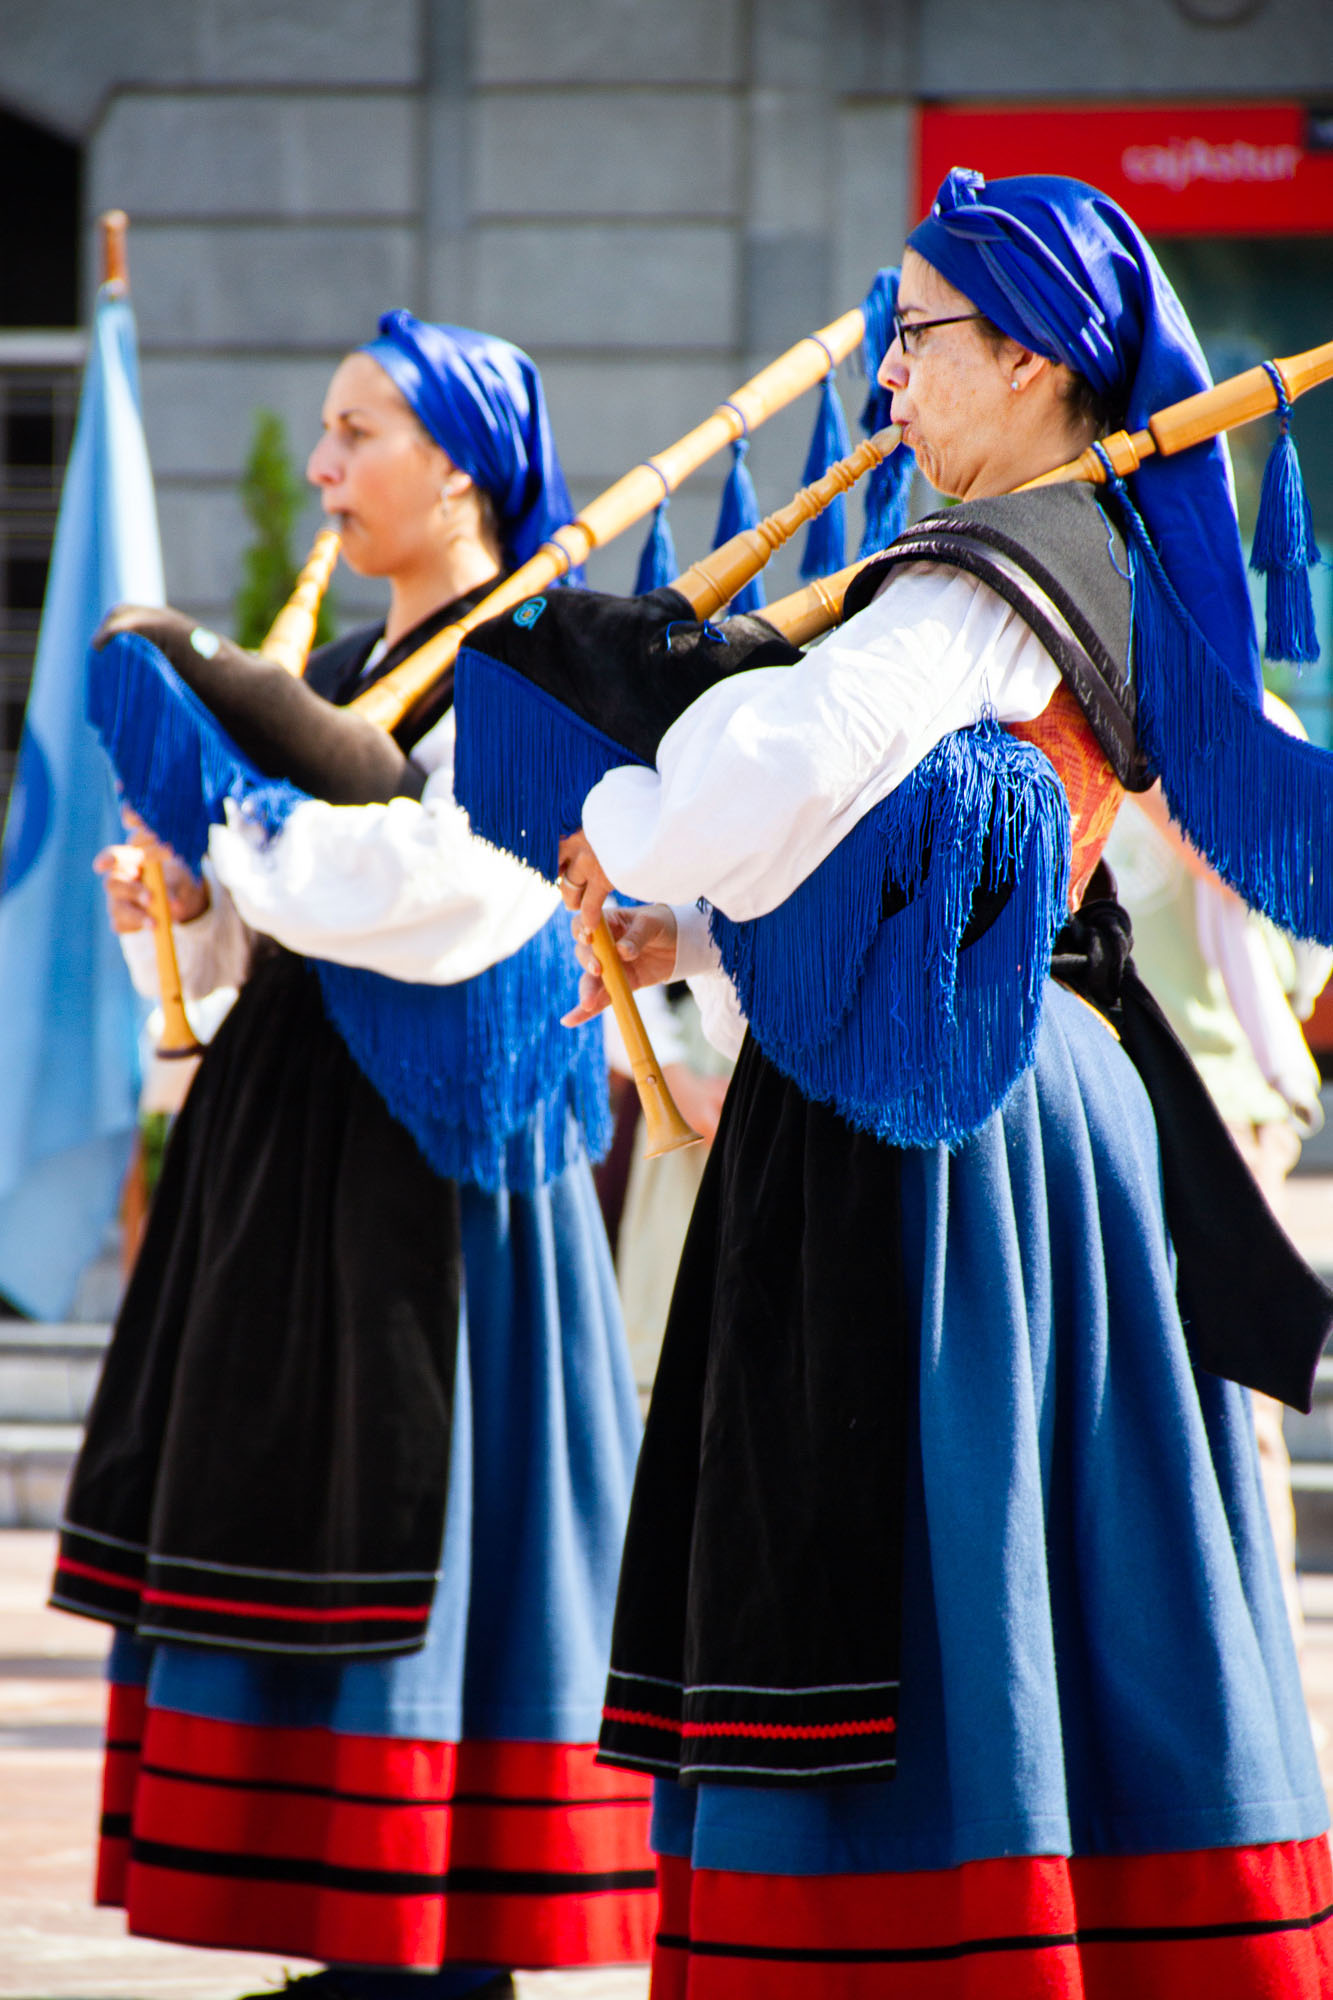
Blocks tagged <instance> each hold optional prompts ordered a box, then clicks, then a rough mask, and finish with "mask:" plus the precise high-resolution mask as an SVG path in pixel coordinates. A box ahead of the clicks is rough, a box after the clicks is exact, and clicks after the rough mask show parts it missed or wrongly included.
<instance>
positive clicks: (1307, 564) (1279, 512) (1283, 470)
mask: <svg viewBox="0 0 1333 2000" xmlns="http://www.w3.org/2000/svg"><path fill="white" fill-rule="evenodd" d="M1264 366H1265V367H1266V368H1267V370H1268V373H1269V375H1270V376H1271V377H1272V379H1273V382H1274V385H1275V386H1276V388H1277V393H1278V433H1277V437H1276V438H1275V439H1274V441H1273V449H1272V450H1271V451H1270V452H1269V454H1268V463H1267V464H1266V465H1265V467H1264V482H1263V486H1262V488H1261V490H1260V494H1259V516H1258V519H1257V520H1256V522H1255V525H1254V547H1253V548H1252V550H1251V551H1250V568H1251V569H1252V570H1255V571H1256V572H1257V573H1258V574H1259V575H1260V576H1263V577H1266V578H1267V590H1266V597H1267V605H1266V611H1267V625H1268V636H1267V640H1266V642H1265V645H1264V652H1265V654H1266V655H1267V657H1268V658H1269V659H1270V660H1291V661H1292V662H1294V663H1295V664H1296V665H1298V666H1306V665H1308V664H1309V663H1310V661H1312V660H1317V659H1318V658H1319V639H1318V635H1317V633H1316V630H1315V617H1314V602H1313V599H1312V598H1311V596H1310V570H1311V568H1312V567H1313V566H1314V564H1315V563H1317V562H1318V561H1319V550H1318V548H1317V547H1316V545H1315V538H1314V516H1313V515H1312V514H1311V512H1310V499H1309V495H1308V494H1307V493H1306V490H1305V481H1304V480H1303V479H1302V477H1301V462H1300V459H1299V457H1298V456H1297V453H1296V444H1295V440H1294V439H1293V437H1292V435H1291V404H1290V402H1289V401H1288V399H1287V392H1286V388H1285V386H1284V384H1283V381H1282V377H1281V376H1280V375H1279V373H1278V371H1277V369H1276V368H1274V367H1273V365H1272V363H1271V362H1265V364H1264Z"/></svg>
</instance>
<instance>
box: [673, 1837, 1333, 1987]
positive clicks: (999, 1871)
mask: <svg viewBox="0 0 1333 2000" xmlns="http://www.w3.org/2000/svg"><path fill="white" fill-rule="evenodd" d="M658 1884H659V1890H660V1905H661V1914H660V1919H659V1925H658V1933H657V1937H656V1939H655V1941H654V1948H653V1976H652V1988H651V2000H1126V1996H1127V1995H1133V1996H1134V2000H1325V1996H1328V1995H1329V1994H1333V1871H1331V1870H1330V1864H1329V1850H1328V1842H1327V1839H1326V1838H1325V1837H1324V1836H1323V1835H1320V1836H1319V1838H1318V1839H1315V1840H1308V1841H1287V1842H1279V1843H1275V1844H1273V1845H1270V1846H1262V1847H1234V1848H1211V1849H1208V1850H1205V1851H1202V1852H1192V1853H1181V1854H1149V1855H1131V1856H1103V1855H1098V1856H1075V1857H1074V1858H1073V1859H1065V1858H1063V1857H1061V1856H1036V1857H1033V1858H1021V1857H1015V1858H1010V1859H1004V1860H997V1861H974V1862H969V1863H967V1864H965V1865H964V1866H962V1867H960V1868H952V1869H942V1870H939V1871H931V1872H921V1873H916V1874H901V1875H887V1874H886V1875H804V1876H801V1875H749V1874H733V1873H729V1872H726V1871H723V1870H715V1869H696V1868H692V1867H691V1865H690V1863H689V1862H688V1861H683V1860H676V1859H672V1858H662V1859H660V1860H659V1862H658Z"/></svg>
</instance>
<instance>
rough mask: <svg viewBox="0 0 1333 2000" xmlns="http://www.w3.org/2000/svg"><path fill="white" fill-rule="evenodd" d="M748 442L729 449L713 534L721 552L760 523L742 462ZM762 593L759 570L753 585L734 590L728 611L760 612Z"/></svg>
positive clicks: (739, 441) (744, 440)
mask: <svg viewBox="0 0 1333 2000" xmlns="http://www.w3.org/2000/svg"><path fill="white" fill-rule="evenodd" d="M749 450H750V440H749V438H748V437H738V438H737V439H736V440H735V441H734V443H733V444H732V447H731V471H730V472H729V473H728V474H727V483H726V485H725V486H724V487H723V488H722V505H721V506H720V507H719V509H718V515H717V528H716V530H715V532H714V535H713V547H714V548H715V549H720V548H721V547H722V544H723V543H724V542H729V541H730V540H731V538H732V536H733V535H739V534H741V533H742V532H743V530H744V529H746V528H754V527H757V526H758V524H759V499H758V496H757V494H756V493H755V490H754V480H753V479H752V478H751V477H750V468H749V466H748V465H747V464H746V463H745V460H746V458H747V456H748V454H749ZM767 601H768V600H767V598H766V596H765V593H764V574H763V571H762V570H760V571H759V573H758V575H757V576H756V577H755V578H754V580H753V582H751V583H747V584H746V586H745V588H744V589H743V590H739V591H737V593H736V595H735V596H734V597H733V598H732V600H731V605H730V609H731V611H732V612H733V613H735V614H736V615H737V616H739V615H740V614H741V613H742V612H745V611H762V610H763V608H764V605H765V604H766V603H767Z"/></svg>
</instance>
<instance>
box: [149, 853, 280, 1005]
mask: <svg viewBox="0 0 1333 2000" xmlns="http://www.w3.org/2000/svg"><path fill="white" fill-rule="evenodd" d="M203 874H204V880H205V882H207V884H208V908H207V909H206V910H204V911H203V912H202V914H201V915H200V916H197V917H192V918H191V920H190V922H189V923H188V924H173V925H172V926H171V935H172V939H173V942H174V943H175V946H176V965H177V968H178V970H179V972H180V976H181V992H182V994H183V995H184V997H185V999H187V1000H203V999H205V998H206V997H207V996H208V995H209V994H210V993H217V992H219V991H225V990H229V989H235V988H236V987H238V986H243V985H244V984H245V981H246V978H247V976H248V974H249V971H250V955H251V952H252V950H253V948H254V938H253V936H252V934H251V932H250V931H249V930H248V929H247V928H246V925H245V924H244V922H243V921H242V919H241V916H240V912H239V911H238V910H237V908H236V905H235V904H234V903H233V901H232V899H231V897H230V896H229V895H228V894H227V891H226V890H225V889H224V888H223V886H222V884H221V882H220V881H219V880H218V877H217V874H216V872H215V870H214V869H213V868H212V867H211V865H210V864H209V862H208V861H207V860H205V862H204V868H203ZM120 945H121V950H122V951H123V952H124V954H125V963H126V965H127V966H128V967H129V972H130V978H131V980H132V981H133V983H134V989H135V991H136V992H137V993H142V994H143V996H144V998H145V999H147V1000H156V999H159V998H160V997H161V996H160V994H159V992H158V980H157V949H156V946H155V945H154V943H153V933H152V931H151V929H149V928H147V927H145V928H144V929H143V930H139V931H125V932H122V934H121V939H120Z"/></svg>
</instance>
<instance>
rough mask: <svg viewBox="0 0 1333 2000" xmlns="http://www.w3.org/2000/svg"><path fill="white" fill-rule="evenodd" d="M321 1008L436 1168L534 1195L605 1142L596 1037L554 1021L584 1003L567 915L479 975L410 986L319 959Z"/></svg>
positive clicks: (602, 1070) (607, 1121) (607, 1123)
mask: <svg viewBox="0 0 1333 2000" xmlns="http://www.w3.org/2000/svg"><path fill="white" fill-rule="evenodd" d="M315 967H316V970H317V972H318V974H319V983H320V987H321V989H322V992H323V996H324V1009H325V1012H326V1013H327V1015H328V1017H329V1020H330V1021H331V1022H332V1024H333V1026H334V1027H335V1028H336V1030H337V1032H338V1034H339V1035H340V1036H341V1037H342V1039H343V1041H344V1042H345V1044H346V1046H347V1050H348V1053H349V1054H350V1055H351V1058H352V1060H353V1062H354V1063H355V1064H356V1066H357V1068H358V1069H359V1070H360V1071H361V1073H362V1075H363V1076H364V1077H366V1078H367V1080H368V1081H369V1082H370V1083H371V1084H373V1086H374V1087H375V1089H376V1090H377V1091H378V1092H379V1094H380V1096H381V1097H382V1098H383V1099H384V1102H385V1104H386V1105H387V1106H388V1108H389V1111H390V1112H391V1113H392V1114H393V1116H394V1117H395V1118H396V1119H397V1120H398V1122H399V1124H401V1125H403V1126H405V1127H406V1129H407V1130H408V1131H409V1132H410V1133H411V1135H412V1137H413V1138H414V1139H415V1141H416V1143H417V1145H418V1146H419V1147H420V1149H421V1152H422V1155H423V1157H424V1158H425V1159H426V1161H427V1162H428V1163H429V1165H430V1166H432V1167H433V1168H434V1169H435V1171H436V1173H437V1174H443V1175H445V1176H446V1177H447V1178H449V1179H452V1180H460V1181H467V1182H469V1183H470V1184H471V1185H473V1186H475V1187H481V1188H485V1189H487V1190H488V1191H490V1192H496V1191H499V1190H501V1189H504V1188H509V1189H513V1190H515V1191H521V1192H531V1191H532V1190H533V1189H535V1188H538V1187H541V1186H543V1185H544V1184H545V1183H546V1182H547V1181H549V1180H551V1179H553V1178H554V1177H555V1175H557V1174H559V1173H562V1172H563V1171H564V1170H565V1168H566V1167H568V1166H570V1165H571V1164H572V1163H573V1161H574V1160H575V1159H576V1158H577V1157H578V1155H579V1152H580V1151H581V1150H582V1149H583V1148H584V1147H586V1149H587V1151H588V1153H589V1154H590V1155H591V1157H592V1158H593V1159H600V1158H601V1157H602V1155H603V1154H604V1153H605V1151H606V1149H607V1147H608V1145H609V1144H610V1140H611V1114H610V1103H609V1098H608V1094H607V1082H606V1055H605V1047H604V1043H603V1038H602V1036H601V1034H600V1033H599V1032H597V1031H596V1030H594V1031H593V1032H592V1033H586V1034H585V1033H583V1032H581V1031H580V1032H571V1031H570V1030H569V1029H568V1028H562V1027H561V1026H560V1016H561V1014H563V1013H567V1012H568V1011H569V1009H570V1008H571V1007H572V1006H573V1005H574V1003H575V1000H576V999H577V997H578V985H579V969H578V963H577V961H576V959H575V957H574V949H573V942H572V939H571V937H570V930H569V919H568V917H567V916H566V914H565V912H564V911H563V910H557V911H556V913H555V914H554V916H552V917H551V918H550V919H549V920H548V922H547V923H546V924H544V925H543V927H542V929H541V930H540V931H538V933H537V935H536V936H535V937H534V938H532V939H530V940H529V942H528V943H527V944H525V945H523V946H522V947H521V948H520V949H519V950H518V951H516V952H515V953H514V954H513V955H512V957H510V958H507V959H504V960H502V961H501V963H500V964H499V965H494V966H491V967H490V968H489V970H487V971H486V972H482V973H479V974H478V975H477V977H476V978H475V979H468V980H464V981H463V982H462V983H461V984H460V985H457V986H416V985H408V984H406V983H405V982H404V981H402V980H397V979H387V978H385V977H384V975H383V974H382V973H378V972H367V971H363V970H361V969H359V968H357V967H355V966H346V965H333V964H330V963H329V962H328V961H327V960H324V959H320V960H316V961H315Z"/></svg>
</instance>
